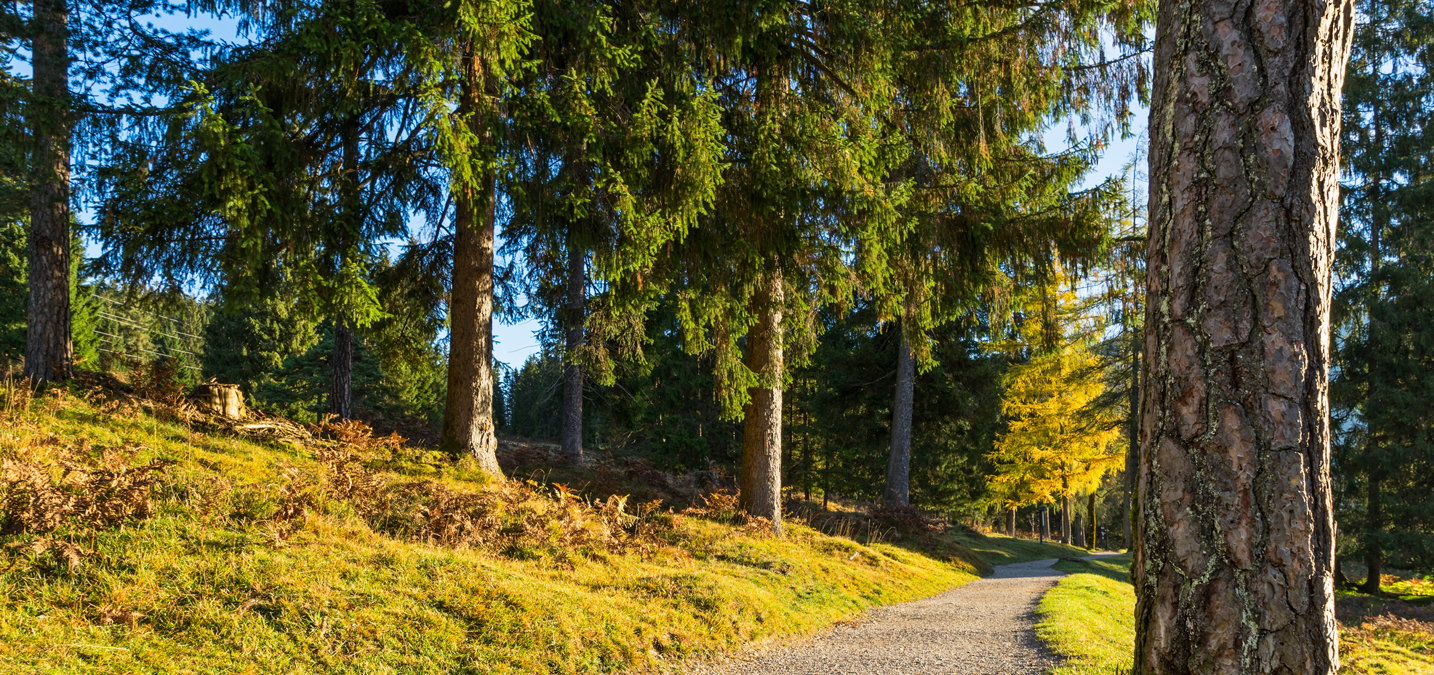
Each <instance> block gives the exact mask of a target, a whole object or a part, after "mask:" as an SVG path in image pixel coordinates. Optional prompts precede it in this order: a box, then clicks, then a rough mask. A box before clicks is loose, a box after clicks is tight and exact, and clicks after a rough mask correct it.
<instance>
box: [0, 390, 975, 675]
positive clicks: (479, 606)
mask: <svg viewBox="0 0 1434 675" xmlns="http://www.w3.org/2000/svg"><path fill="white" fill-rule="evenodd" d="M140 384H143V385H144V386H145V387H149V388H150V389H151V390H153V391H154V393H156V394H157V395H162V396H169V398H167V399H159V400H157V399H151V398H146V397H144V396H143V395H142V393H143V392H135V391H134V390H133V389H128V390H127V389H125V388H122V387H118V386H115V385H114V384H113V383H104V382H97V381H96V380H95V379H93V378H91V379H90V380H83V381H80V382H77V383H75V384H72V385H71V386H70V387H68V388H66V387H55V388H51V389H48V390H44V391H40V390H35V389H33V388H30V387H28V386H26V385H24V384H21V383H16V382H14V381H11V382H10V383H8V384H7V385H6V386H4V387H0V460H3V462H4V464H3V467H4V470H3V474H0V509H3V513H0V523H3V529H0V671H8V672H74V671H82V670H88V671H104V672H235V671H240V672H255V673H266V672H283V673H306V672H341V673H342V672H353V673H385V672H405V673H407V672H481V673H517V672H551V673H580V672H582V673H586V672H614V671H671V670H676V669H678V668H680V667H682V664H684V663H688V662H690V661H692V660H694V659H696V660H701V659H704V658H706V657H709V656H712V655H715V654H718V653H721V652H724V651H727V650H729V649H731V648H733V647H735V646H736V645H738V644H740V643H743V642H747V641H751V640H760V639H766V638H773V637H780V636H787V635H795V634H802V633H806V632H810V631H812V630H815V629H817V628H820V627H822V626H825V625H829V624H831V623H832V622H834V621H836V620H839V619H841V618H843V617H846V616H849V615H851V614H853V613H855V612H859V611H861V610H863V609H866V608H868V607H871V606H874V605H878V604H886V603H891V602H899V601H903V600H909V599H914V598H918V597H923V596H926V595H930V594H932V593H935V592H938V591H940V590H944V589H947V588H950V587H952V586H955V585H959V584H961V583H964V582H966V581H969V580H970V579H973V578H975V575H974V572H975V570H976V567H977V565H978V564H979V558H975V557H974V556H973V554H971V552H970V551H969V550H966V549H964V548H962V547H960V546H956V545H955V544H954V543H951V542H945V541H943V539H942V537H943V536H944V535H941V534H940V533H939V532H933V531H930V530H929V529H928V530H926V531H922V530H921V529H920V528H917V529H915V530H903V531H902V532H900V533H897V532H894V531H893V532H891V535H892V536H886V537H868V538H867V542H868V543H862V542H859V541H855V540H853V539H852V538H850V537H842V536H831V535H829V534H825V533H822V532H820V531H818V530H817V529H814V528H813V527H809V526H807V525H806V524H805V523H804V521H803V519H802V518H801V517H795V518H792V519H791V520H790V521H789V523H788V526H787V528H786V534H785V536H783V537H781V538H777V537H773V536H772V535H771V534H770V528H769V527H768V525H767V524H766V523H764V522H762V521H760V520H750V519H747V518H744V517H743V516H741V515H740V514H739V513H738V512H737V511H736V508H735V497H734V496H733V495H732V494H731V493H730V492H727V491H724V490H723V489H722V481H721V480H718V479H717V478H714V477H710V476H709V477H662V478H660V480H661V481H662V485H660V486H659V488H660V489H656V490H655V491H654V492H653V493H652V494H664V495H667V494H675V493H677V492H681V493H682V494H684V495H686V496H688V497H689V498H687V499H684V500H681V501H678V500H659V499H658V498H654V497H652V496H651V494H649V495H639V494H636V493H635V492H634V493H633V496H632V497H626V496H625V494H618V493H617V492H614V491H612V490H609V491H607V492H603V491H601V490H594V489H593V485H594V484H600V485H604V486H610V487H613V488H620V487H622V486H623V485H624V484H631V483H632V482H634V481H638V480H639V479H641V478H642V476H641V475H640V474H641V473H642V472H643V471H650V469H646V468H643V467H641V466H640V465H638V466H637V467H636V468H634V465H633V464H631V463H628V462H625V461H622V460H614V461H612V462H608V463H605V464H602V465H599V466H597V467H596V468H590V469H589V472H590V473H589V474H588V475H589V476H593V477H594V478H595V479H594V480H592V481H588V482H585V483H581V484H579V483H578V481H573V480H570V481H568V482H559V481H553V480H543V479H542V478H540V477H538V476H535V475H534V476H529V478H526V479H519V480H510V481H504V482H501V483H499V482H495V481H491V480H490V479H488V478H486V477H485V476H484V475H483V474H482V473H481V472H480V471H478V469H477V467H476V466H475V465H474V464H473V463H472V462H471V461H466V460H465V461H457V462H454V461H449V460H446V459H444V458H442V457H441V456H439V455H437V454H436V453H432V452H430V451H428V450H425V449H422V448H414V447H411V446H408V445H407V444H405V443H403V442H402V439H399V438H397V437H393V436H389V437H379V436H374V435H373V434H371V433H369V432H368V430H367V429H366V427H363V426H362V425H359V424H355V423H333V422H329V423H325V424H322V425H319V426H318V427H313V428H307V429H298V428H297V427H294V426H293V425H288V426H286V425H285V424H283V423H280V422H279V421H273V420H270V421H262V420H261V421H260V422H254V423H250V424H249V426H247V427H245V426H243V425H236V424H221V423H218V422H213V421H209V420H205V419H204V418H203V417H202V416H197V415H196V414H195V413H194V411H192V410H188V409H186V408H185V405H186V404H185V403H184V401H183V400H182V399H181V398H177V397H175V396H173V391H166V390H164V389H163V387H162V384H163V383H162V382H159V383H155V382H142V383H140ZM246 433H252V434H254V435H257V436H258V437H259V438H261V439H267V440H254V439H251V438H245V437H244V434H246ZM285 441H286V442H285ZM570 475H574V476H576V477H578V478H581V477H582V476H581V475H578V474H570ZM648 478H649V479H651V478H653V477H652V476H648ZM573 485H577V487H573ZM909 515H910V514H905V515H903V514H897V515H896V516H895V518H896V519H898V520H899V519H901V518H906V517H908V516H909ZM898 525H900V523H898ZM875 527H876V528H884V527H886V525H877V526H875ZM871 531H874V530H871V529H869V530H868V532H871ZM897 535H899V536H897ZM898 539H899V542H898V543H892V541H895V540H898Z"/></svg>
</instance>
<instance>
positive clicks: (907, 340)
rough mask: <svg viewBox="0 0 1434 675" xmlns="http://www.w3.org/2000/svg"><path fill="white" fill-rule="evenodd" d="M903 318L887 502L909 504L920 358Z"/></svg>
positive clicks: (897, 363)
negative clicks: (915, 356) (914, 355)
mask: <svg viewBox="0 0 1434 675" xmlns="http://www.w3.org/2000/svg"><path fill="white" fill-rule="evenodd" d="M908 325H910V322H908V321H906V320H902V322H901V345H900V346H898V347H897V349H896V400H895V402H894V404H893V405H892V408H891V456H890V457H889V458H888V459H887V462H886V492H885V494H884V495H883V497H882V501H884V502H886V505H887V506H906V505H907V504H909V503H910V495H911V411H912V407H913V406H914V404H915V397H916V361H915V359H913V358H911V336H910V334H909V332H908V328H907V326H908Z"/></svg>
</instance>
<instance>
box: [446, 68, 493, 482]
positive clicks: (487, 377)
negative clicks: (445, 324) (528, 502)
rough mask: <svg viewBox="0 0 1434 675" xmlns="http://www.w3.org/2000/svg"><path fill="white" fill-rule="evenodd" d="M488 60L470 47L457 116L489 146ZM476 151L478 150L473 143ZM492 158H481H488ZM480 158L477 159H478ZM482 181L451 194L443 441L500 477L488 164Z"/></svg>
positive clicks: (491, 180)
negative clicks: (450, 286)
mask: <svg viewBox="0 0 1434 675" xmlns="http://www.w3.org/2000/svg"><path fill="white" fill-rule="evenodd" d="M487 81H488V77H487V75H486V73H484V69H483V63H482V61H481V59H479V58H478V57H477V55H475V54H473V53H472V52H471V51H470V52H469V53H467V54H465V55H464V58H463V82H462V84H461V87H462V93H461V96H460V101H459V105H458V110H457V114H458V116H459V117H460V119H465V120H466V121H467V123H468V124H469V126H470V128H471V129H472V130H473V133H474V135H475V136H477V138H478V142H479V143H482V144H484V145H487V146H490V147H491V145H492V143H493V142H494V139H493V131H492V129H491V128H490V127H489V123H490V120H489V119H488V118H487V113H488V111H487V110H486V109H485V108H486V107H487V105H488V104H487V102H486V101H485V98H486V94H485V91H484V90H485V88H491V83H488V84H487V86H486V87H485V83H487ZM474 150H475V151H476V150H477V149H476V148H475V149H474ZM488 159H489V158H486V157H485V158H484V160H483V161H487V160H488ZM475 163H476V162H475ZM478 183H479V185H478V186H476V187H477V189H475V186H474V185H472V184H464V185H461V186H458V187H457V189H458V194H456V195H455V196H454V205H455V207H456V208H455V210H454V216H455V217H454V222H453V229H454V234H453V289H452V291H451V292H450V294H449V324H450V328H449V351H448V398H447V405H446V408H445V409H444V413H443V436H442V442H441V447H442V448H443V449H444V450H446V451H448V452H450V453H454V454H457V453H465V452H466V453H471V454H472V455H473V456H474V458H476V459H477V460H478V465H479V467H480V468H481V469H482V470H483V471H485V472H487V473H488V474H490V475H492V476H494V477H496V478H499V479H501V478H502V477H503V470H502V469H500V468H499V467H498V455H497V450H498V438H497V436H495V435H494V432H495V429H494V427H493V220H494V214H495V211H494V207H495V202H496V196H497V195H496V188H497V177H496V175H495V174H494V172H493V169H492V168H491V167H487V166H485V167H484V168H483V169H482V174H481V176H479V177H478Z"/></svg>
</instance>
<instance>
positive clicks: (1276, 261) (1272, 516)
mask: <svg viewBox="0 0 1434 675" xmlns="http://www.w3.org/2000/svg"><path fill="white" fill-rule="evenodd" d="M1353 19H1354V16H1353V9H1352V3H1351V2H1349V1H1348V0H1346V1H1344V2H1315V0H1248V1H1247V0H1239V1H1238V2H1236V3H1234V4H1231V3H1227V2H1224V1H1223V0H1221V1H1219V2H1217V1H1216V0H1170V1H1169V2H1162V3H1161V4H1160V8H1159V21H1158V24H1157V27H1156V37H1155V69H1154V73H1155V83H1154V88H1153V101H1152V104H1151V107H1150V111H1151V114H1150V139H1151V141H1150V142H1151V145H1150V155H1149V156H1150V170H1149V176H1150V206H1149V213H1150V218H1149V235H1148V241H1147V245H1146V255H1147V258H1146V262H1147V265H1146V272H1147V283H1146V287H1147V289H1148V299H1147V301H1146V303H1145V312H1146V320H1145V365H1144V372H1145V376H1144V378H1143V382H1144V384H1145V394H1144V395H1143V396H1142V401H1141V408H1142V409H1141V434H1140V436H1141V451H1140V476H1139V486H1140V498H1139V499H1140V501H1139V511H1140V517H1139V518H1138V519H1137V520H1136V527H1137V532H1136V538H1135V541H1136V547H1135V563H1134V581H1135V588H1136V593H1137V606H1136V642H1135V647H1136V651H1135V669H1134V671H1135V673H1162V674H1166V673H1202V674H1204V673H1267V674H1275V675H1280V674H1289V675H1293V674H1296V673H1299V674H1319V673H1334V672H1335V670H1336V669H1337V667H1338V661H1339V656H1338V642H1337V634H1336V631H1335V622H1334V594H1333V590H1332V589H1333V569H1334V519H1333V516H1332V502H1331V489H1330V475H1329V460H1330V454H1329V453H1330V448H1329V443H1330V428H1329V400H1328V375H1329V358H1330V355H1329V337H1330V334H1329V329H1330V324H1329V318H1330V316H1329V311H1330V288H1331V284H1330V259H1331V256H1332V253H1333V243H1334V228H1335V222H1336V209H1337V207H1338V204H1339V184H1338V182H1337V178H1338V175H1337V172H1338V169H1339V145H1338V143H1339V133H1340V131H1339V119H1340V117H1339V116H1340V108H1339V106H1340V88H1341V86H1342V80H1343V74H1344V67H1345V62H1346V61H1347V59H1348V54H1349V42H1350V31H1351V27H1352V22H1353Z"/></svg>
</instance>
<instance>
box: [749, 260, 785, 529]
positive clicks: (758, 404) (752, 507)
mask: <svg viewBox="0 0 1434 675" xmlns="http://www.w3.org/2000/svg"><path fill="white" fill-rule="evenodd" d="M784 299H785V296H784V291H783V288H782V275H781V273H779V272H769V273H768V274H767V276H766V278H765V279H763V280H762V288H761V289H759V290H758V291H757V294H756V296H755V297H754V298H753V299H752V304H753V307H755V308H756V310H757V315H758V318H757V325H756V326H753V327H752V330H751V331H749V332H748V333H747V367H748V368H749V369H751V370H752V372H754V373H756V374H757V377H758V378H759V384H758V386H755V387H750V388H748V389H747V393H748V395H749V396H750V397H751V402H749V403H748V404H747V405H746V407H745V409H744V410H743V420H742V484H741V495H740V497H741V506H742V508H743V510H745V511H746V512H747V513H750V514H752V515H754V516H760V517H762V518H766V519H768V520H770V521H772V525H773V526H774V527H775V529H776V531H777V532H779V533H780V532H781V531H782V374H783V354H782V304H783V302H784Z"/></svg>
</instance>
